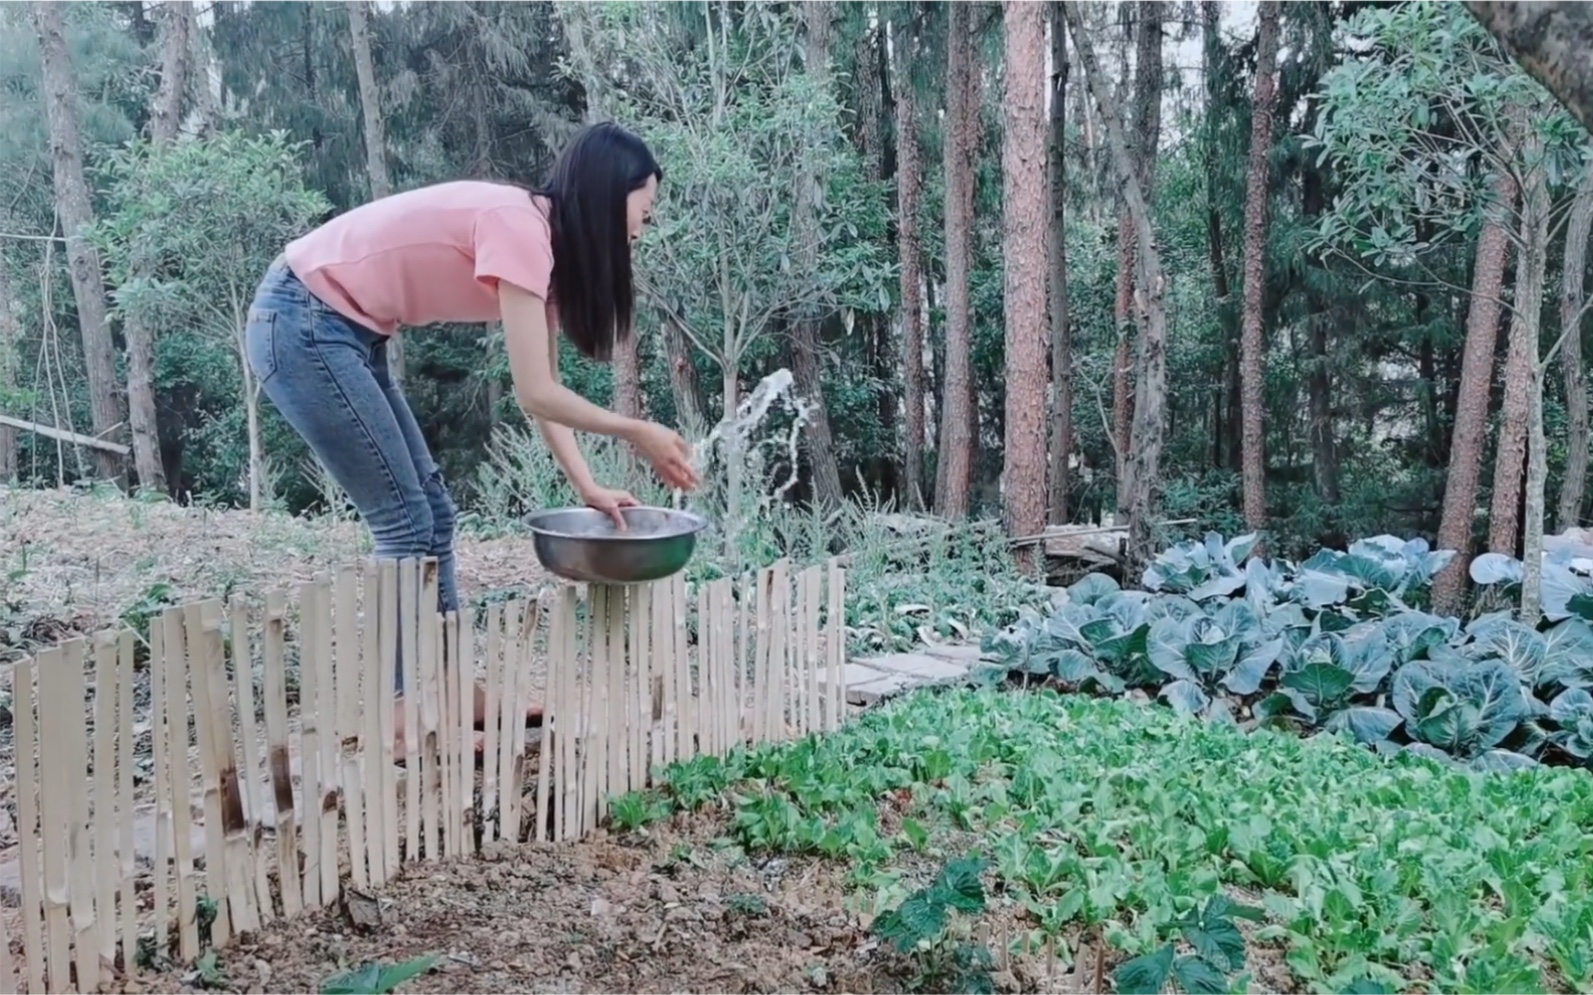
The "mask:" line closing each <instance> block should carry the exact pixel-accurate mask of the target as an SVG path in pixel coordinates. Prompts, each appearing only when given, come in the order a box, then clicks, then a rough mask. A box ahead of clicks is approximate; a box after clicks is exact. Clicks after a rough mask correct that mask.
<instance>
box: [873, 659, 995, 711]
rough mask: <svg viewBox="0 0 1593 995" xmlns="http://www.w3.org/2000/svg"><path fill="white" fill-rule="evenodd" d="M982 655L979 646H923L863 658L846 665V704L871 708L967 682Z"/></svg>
mask: <svg viewBox="0 0 1593 995" xmlns="http://www.w3.org/2000/svg"><path fill="white" fill-rule="evenodd" d="M982 659H983V654H982V653H981V652H980V650H979V647H978V646H953V645H935V646H920V647H918V648H917V649H915V650H913V651H912V652H910V653H889V654H886V655H884V656H870V657H860V658H858V659H854V660H852V661H851V662H849V663H847V665H846V670H845V671H844V672H843V673H842V678H843V679H844V680H845V681H846V700H847V702H848V703H849V704H852V705H861V706H863V707H864V708H870V707H873V706H874V705H877V704H879V703H880V702H882V701H884V700H886V699H887V698H891V697H894V696H895V695H898V694H902V693H903V692H906V691H912V690H914V689H916V688H921V687H934V686H938V685H947V684H960V683H962V682H963V681H966V680H968V678H969V676H970V674H971V673H972V671H973V669H974V668H975V667H976V666H977V665H978V664H979V663H980V662H981V660H982Z"/></svg>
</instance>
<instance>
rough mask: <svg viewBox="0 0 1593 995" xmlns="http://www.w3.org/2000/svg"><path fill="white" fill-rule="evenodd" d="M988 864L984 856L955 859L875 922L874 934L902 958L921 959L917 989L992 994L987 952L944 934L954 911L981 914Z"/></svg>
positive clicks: (980, 947) (983, 906)
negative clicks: (919, 957)
mask: <svg viewBox="0 0 1593 995" xmlns="http://www.w3.org/2000/svg"><path fill="white" fill-rule="evenodd" d="M987 864H988V861H987V860H985V859H984V858H983V857H973V856H969V857H963V858H961V859H959V860H953V861H951V862H950V863H948V864H947V865H946V866H945V867H944V868H942V869H941V872H940V874H939V875H937V876H936V878H935V880H934V881H932V882H930V884H929V885H928V886H927V887H924V888H920V889H919V890H918V891H915V892H913V893H912V894H911V895H908V896H907V898H906V899H905V900H904V901H903V902H902V904H900V905H898V906H897V907H896V908H894V909H891V910H890V911H889V912H886V913H884V914H883V915H881V916H880V917H879V918H877V919H875V920H874V935H875V936H877V937H879V938H880V939H881V940H885V941H887V942H890V943H892V944H894V945H895V947H896V949H897V950H899V951H900V952H902V953H904V954H918V955H920V956H921V957H922V958H923V959H922V962H921V964H920V969H919V978H918V984H919V985H923V986H927V987H928V988H930V989H931V990H933V991H961V992H988V991H991V990H992V985H991V980H990V968H991V966H992V958H991V956H990V951H989V950H988V949H986V948H985V947H984V946H983V945H982V944H973V943H969V942H967V939H966V937H965V936H962V935H958V936H953V935H951V934H950V933H949V931H948V927H949V926H950V913H951V912H952V911H953V910H955V911H957V912H961V913H963V914H964V915H968V916H973V915H977V914H978V913H980V912H983V911H984V908H985V888H984V882H982V881H981V880H980V879H979V876H980V875H981V874H982V873H984V869H985V867H986V866H987ZM964 932H965V931H964Z"/></svg>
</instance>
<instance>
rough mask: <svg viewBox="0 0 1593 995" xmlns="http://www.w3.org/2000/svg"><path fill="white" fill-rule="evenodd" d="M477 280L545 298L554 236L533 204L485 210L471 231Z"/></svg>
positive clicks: (551, 263) (490, 285)
mask: <svg viewBox="0 0 1593 995" xmlns="http://www.w3.org/2000/svg"><path fill="white" fill-rule="evenodd" d="M474 239H475V249H476V279H477V280H478V281H480V282H481V283H483V284H485V285H487V286H488V287H491V288H492V289H494V290H496V289H497V285H498V281H500V280H507V281H508V282H509V283H512V284H514V285H515V286H517V287H520V288H521V289H523V290H527V291H530V292H531V293H533V294H536V295H537V296H538V297H541V298H542V299H543V300H547V298H548V284H549V283H550V282H551V280H552V278H553V238H552V233H551V232H550V231H549V230H548V222H547V219H546V218H544V217H543V216H542V212H541V211H539V210H537V209H536V207H535V206H534V205H532V204H530V203H527V204H526V205H525V207H498V208H494V209H493V210H490V211H484V212H483V213H482V214H481V215H480V216H479V217H478V218H477V219H476V226H475V232H474Z"/></svg>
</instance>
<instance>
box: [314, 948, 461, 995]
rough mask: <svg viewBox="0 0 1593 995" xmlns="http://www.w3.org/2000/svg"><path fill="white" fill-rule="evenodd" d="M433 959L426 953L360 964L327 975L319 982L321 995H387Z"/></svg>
mask: <svg viewBox="0 0 1593 995" xmlns="http://www.w3.org/2000/svg"><path fill="white" fill-rule="evenodd" d="M436 963H437V958H436V956H435V955H433V954H427V955H426V956H424V957H415V958H413V959H411V960H406V961H403V962H402V963H398V964H377V963H369V964H362V965H360V966H359V967H357V968H355V969H354V970H352V971H348V972H345V973H343V974H339V975H336V976H335V977H332V978H329V979H328V980H327V981H326V982H324V983H323V984H322V985H321V995H387V993H388V992H391V991H394V990H396V989H397V988H398V986H399V985H401V984H403V983H404V982H406V981H408V980H409V979H411V978H418V977H420V976H421V975H422V974H425V973H426V972H427V971H430V970H431V969H432V967H434V966H435V965H436Z"/></svg>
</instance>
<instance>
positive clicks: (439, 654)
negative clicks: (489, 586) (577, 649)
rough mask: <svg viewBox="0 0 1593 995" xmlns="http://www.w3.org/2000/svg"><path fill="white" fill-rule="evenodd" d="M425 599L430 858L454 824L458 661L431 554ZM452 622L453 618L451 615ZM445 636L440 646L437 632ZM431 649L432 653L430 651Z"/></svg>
mask: <svg viewBox="0 0 1593 995" xmlns="http://www.w3.org/2000/svg"><path fill="white" fill-rule="evenodd" d="M418 569H419V571H420V601H419V603H418V604H417V605H416V606H415V616H416V617H415V631H416V633H417V634H418V639H419V640H420V656H419V657H418V660H419V664H420V689H421V695H422V696H421V699H420V702H419V706H420V713H421V717H420V735H421V737H422V738H421V750H422V759H421V769H420V771H419V772H418V774H411V775H410V776H412V777H413V776H419V777H421V778H423V780H421V782H420V790H421V799H422V801H421V816H422V819H423V826H424V829H425V834H426V859H427V860H441V859H442V858H443V856H444V854H445V852H446V851H445V850H444V847H445V846H447V845H448V844H450V843H451V842H452V840H451V839H449V840H447V842H445V834H446V832H447V830H445V829H444V826H445V825H448V826H451V825H453V821H452V820H451V819H449V817H448V812H449V809H448V803H447V801H446V799H447V796H448V790H449V788H450V787H451V786H452V784H453V779H454V774H455V772H454V770H453V763H452V758H451V749H450V747H451V745H452V742H453V722H452V721H451V713H450V711H449V703H450V702H452V701H453V694H452V693H451V690H450V688H449V684H448V674H449V673H450V672H451V671H450V668H451V667H452V666H456V665H457V664H458V658H457V657H455V656H454V655H453V639H452V638H451V635H452V630H449V629H446V628H444V630H443V631H442V632H441V633H439V631H438V619H439V615H438V599H437V583H438V579H437V561H436V559H434V558H432V557H425V558H423V559H421V560H420V562H419V565H418ZM450 621H451V620H450ZM439 635H441V636H442V637H443V639H444V640H445V641H444V643H443V644H442V646H441V648H440V649H439V647H438V642H437V640H438V636H439ZM428 654H430V655H429V656H428Z"/></svg>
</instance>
